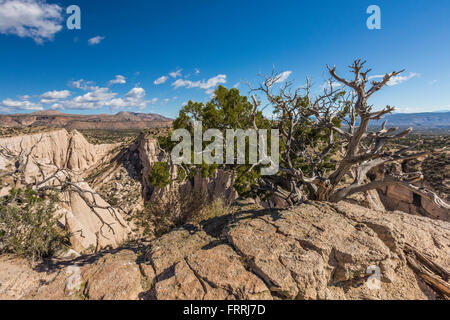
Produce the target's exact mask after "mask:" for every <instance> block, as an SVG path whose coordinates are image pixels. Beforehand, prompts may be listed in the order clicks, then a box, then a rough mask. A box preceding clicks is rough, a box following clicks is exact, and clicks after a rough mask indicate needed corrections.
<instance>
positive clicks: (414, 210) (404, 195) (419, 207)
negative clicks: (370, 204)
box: [379, 185, 450, 222]
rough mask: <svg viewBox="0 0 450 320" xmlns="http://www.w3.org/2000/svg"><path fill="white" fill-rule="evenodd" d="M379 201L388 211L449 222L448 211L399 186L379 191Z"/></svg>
mask: <svg viewBox="0 0 450 320" xmlns="http://www.w3.org/2000/svg"><path fill="white" fill-rule="evenodd" d="M379 192H380V195H381V199H382V201H383V202H384V205H385V207H386V208H387V209H388V210H400V211H403V212H406V213H409V214H412V215H419V216H425V217H430V218H434V219H439V220H443V221H449V222H450V211H449V210H448V209H445V208H442V207H439V206H437V205H436V204H435V203H434V202H433V201H431V200H429V199H427V198H425V197H422V196H421V195H420V194H419V193H415V192H413V191H411V190H410V189H408V188H406V187H403V186H401V185H392V186H389V187H386V188H383V189H382V190H379Z"/></svg>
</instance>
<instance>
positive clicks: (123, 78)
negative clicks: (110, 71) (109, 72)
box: [108, 74, 127, 85]
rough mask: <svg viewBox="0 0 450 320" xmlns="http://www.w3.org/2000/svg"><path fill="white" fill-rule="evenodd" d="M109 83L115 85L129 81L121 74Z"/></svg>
mask: <svg viewBox="0 0 450 320" xmlns="http://www.w3.org/2000/svg"><path fill="white" fill-rule="evenodd" d="M108 83H109V85H113V84H125V83H127V80H126V78H125V77H124V76H121V75H120V74H118V75H116V78H115V79H113V80H110V81H109V82H108Z"/></svg>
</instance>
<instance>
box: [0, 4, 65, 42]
mask: <svg viewBox="0 0 450 320" xmlns="http://www.w3.org/2000/svg"><path fill="white" fill-rule="evenodd" d="M62 20H63V16H62V8H61V7H60V6H59V5H57V4H48V3H47V2H46V1H45V0H0V33H3V34H13V35H17V36H19V37H22V38H25V37H27V38H32V39H33V40H34V41H35V42H36V43H39V44H42V43H43V42H44V41H45V40H53V38H54V35H55V34H56V33H57V32H59V31H60V30H61V29H62Z"/></svg>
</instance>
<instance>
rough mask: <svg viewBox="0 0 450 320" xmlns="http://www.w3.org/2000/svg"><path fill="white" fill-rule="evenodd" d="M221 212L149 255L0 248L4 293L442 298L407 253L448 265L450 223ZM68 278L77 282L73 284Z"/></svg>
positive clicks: (353, 213)
mask: <svg viewBox="0 0 450 320" xmlns="http://www.w3.org/2000/svg"><path fill="white" fill-rule="evenodd" d="M220 219H221V221H217V218H215V219H212V220H210V221H206V222H204V223H203V225H202V229H201V230H200V229H197V228H195V227H193V226H189V225H186V226H183V227H180V228H177V229H175V230H173V231H171V232H169V233H167V234H165V235H164V236H162V237H160V238H158V239H155V240H153V241H151V242H150V243H149V246H148V249H147V254H146V256H145V258H144V259H139V258H138V257H137V255H136V253H135V252H133V249H132V248H130V250H128V249H120V250H119V251H115V250H112V251H110V252H109V253H108V252H103V253H99V254H97V255H89V256H81V257H78V258H76V259H75V260H73V261H72V262H71V261H68V262H67V263H65V264H63V269H56V270H55V269H50V270H52V271H50V272H41V273H39V272H38V271H36V270H33V269H31V268H29V267H27V265H26V264H25V263H23V261H22V260H20V259H17V258H16V259H11V258H8V257H7V256H3V257H0V284H1V286H0V298H2V299H11V298H15V299H76V298H89V299H195V300H202V299H205V300H206V299H273V298H277V299H278V298H282V299H437V298H439V296H438V295H437V293H436V292H435V291H434V290H432V289H431V287H429V286H428V285H427V284H426V283H425V282H424V281H423V280H422V278H421V277H420V276H419V275H418V274H417V273H416V271H414V270H413V269H412V268H411V265H410V264H409V263H408V261H407V258H406V257H407V255H406V252H407V251H406V249H407V248H408V245H409V246H411V247H413V248H414V249H415V250H417V252H420V253H421V254H423V255H424V256H426V257H428V258H429V259H430V260H431V261H433V263H435V264H438V265H439V266H440V267H442V268H443V269H446V270H449V269H450V255H449V253H450V251H449V247H450V237H449V234H450V223H448V222H444V221H439V220H434V219H429V218H425V217H417V216H413V215H409V214H406V213H403V212H400V211H396V212H382V211H375V210H371V209H367V208H364V207H361V206H358V205H354V204H350V203H347V202H340V203H338V204H327V203H320V202H310V203H308V204H304V205H301V206H300V207H297V208H294V209H288V210H282V211H280V210H278V211H270V210H263V209H259V208H255V207H254V204H253V205H250V204H248V207H242V211H240V212H237V213H235V214H233V215H230V216H225V217H221V218H220ZM213 235H214V236H213ZM74 266H79V269H77V268H76V267H74ZM371 266H372V267H376V268H379V271H380V286H379V287H378V288H373V287H370V286H369V285H368V284H367V280H368V276H369V275H370V274H367V269H368V267H371ZM74 275H75V276H74ZM40 279H43V280H45V281H44V282H43V281H40ZM68 280H74V281H75V283H77V284H78V285H76V286H74V287H70V288H72V290H67V288H66V286H67V281H68ZM80 281H81V282H80ZM80 283H81V285H80ZM83 284H85V286H84V287H83Z"/></svg>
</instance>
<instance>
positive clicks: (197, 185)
mask: <svg viewBox="0 0 450 320" xmlns="http://www.w3.org/2000/svg"><path fill="white" fill-rule="evenodd" d="M136 148H137V149H138V150H139V157H140V159H141V164H142V167H143V169H142V179H143V185H144V191H143V193H144V195H146V196H147V198H146V199H147V200H148V199H151V195H152V193H154V192H155V194H154V195H153V197H154V196H156V195H158V196H160V197H164V196H165V193H167V192H172V191H173V190H174V187H175V189H177V190H180V192H194V193H196V194H200V195H206V196H208V197H209V198H210V199H219V198H221V199H223V200H224V202H225V203H227V204H230V203H232V202H233V201H234V200H235V199H237V198H238V194H237V192H236V191H235V190H234V188H233V184H234V180H235V176H234V175H233V174H231V173H229V172H226V171H223V170H217V171H216V172H215V173H214V176H212V177H208V178H205V177H202V175H201V174H200V173H197V174H196V175H195V177H194V179H193V182H192V184H191V182H189V181H184V182H182V183H179V182H177V181H174V182H173V183H172V186H168V187H166V188H163V189H162V190H159V189H158V188H156V189H155V188H154V187H153V186H152V185H150V183H149V176H150V175H151V172H152V168H153V165H154V164H155V163H156V162H160V161H163V162H167V163H168V159H167V157H168V156H169V155H168V154H164V153H163V152H161V150H160V149H159V148H158V146H157V141H156V139H154V138H146V137H143V136H141V137H140V139H139V140H138V142H137V144H136ZM171 171H172V173H173V177H172V178H173V179H172V180H175V179H176V177H177V167H172V168H171Z"/></svg>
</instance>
